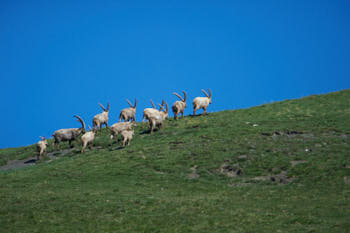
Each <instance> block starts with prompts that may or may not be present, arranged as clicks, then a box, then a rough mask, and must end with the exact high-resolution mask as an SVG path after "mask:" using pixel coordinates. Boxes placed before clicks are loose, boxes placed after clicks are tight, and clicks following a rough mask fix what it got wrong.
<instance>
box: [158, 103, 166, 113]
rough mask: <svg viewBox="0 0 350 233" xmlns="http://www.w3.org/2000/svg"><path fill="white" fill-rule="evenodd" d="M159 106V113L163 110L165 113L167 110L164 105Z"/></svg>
mask: <svg viewBox="0 0 350 233" xmlns="http://www.w3.org/2000/svg"><path fill="white" fill-rule="evenodd" d="M158 105H159V111H160V110H163V111H164V112H165V109H164V107H163V105H161V104H158Z"/></svg>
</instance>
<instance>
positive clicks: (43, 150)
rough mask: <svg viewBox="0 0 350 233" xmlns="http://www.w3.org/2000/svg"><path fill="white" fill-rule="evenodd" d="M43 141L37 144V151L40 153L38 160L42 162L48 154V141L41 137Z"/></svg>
mask: <svg viewBox="0 0 350 233" xmlns="http://www.w3.org/2000/svg"><path fill="white" fill-rule="evenodd" d="M40 138H41V140H40V141H39V142H38V143H37V144H36V150H37V152H38V153H39V154H38V155H37V160H39V159H40V160H41V158H42V157H43V156H44V154H45V153H46V148H47V144H48V143H47V139H46V137H41V136H40Z"/></svg>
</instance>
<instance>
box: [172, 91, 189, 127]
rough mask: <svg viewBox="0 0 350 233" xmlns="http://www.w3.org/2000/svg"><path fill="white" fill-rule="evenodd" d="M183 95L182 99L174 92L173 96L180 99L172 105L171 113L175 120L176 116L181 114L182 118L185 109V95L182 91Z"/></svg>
mask: <svg viewBox="0 0 350 233" xmlns="http://www.w3.org/2000/svg"><path fill="white" fill-rule="evenodd" d="M182 92H183V93H184V98H182V97H181V96H180V95H179V94H177V93H176V92H174V93H173V94H174V95H176V96H177V97H179V98H180V100H181V101H176V102H175V103H174V104H173V107H172V109H173V112H174V118H175V120H176V119H177V116H178V115H179V114H180V113H181V114H182V117H183V116H184V111H185V108H186V100H187V94H186V92H185V91H182Z"/></svg>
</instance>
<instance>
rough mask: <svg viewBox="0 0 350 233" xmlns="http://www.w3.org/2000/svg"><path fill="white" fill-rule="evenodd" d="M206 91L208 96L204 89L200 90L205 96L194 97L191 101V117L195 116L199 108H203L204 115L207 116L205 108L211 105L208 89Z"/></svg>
mask: <svg viewBox="0 0 350 233" xmlns="http://www.w3.org/2000/svg"><path fill="white" fill-rule="evenodd" d="M208 91H209V95H208V93H207V92H206V91H205V90H204V89H202V92H203V93H204V95H206V97H196V98H195V99H194V100H193V116H195V115H196V111H197V110H198V109H201V108H203V110H204V114H207V108H208V106H209V104H211V91H210V90H209V89H208Z"/></svg>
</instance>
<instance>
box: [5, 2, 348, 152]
mask: <svg viewBox="0 0 350 233" xmlns="http://www.w3.org/2000/svg"><path fill="white" fill-rule="evenodd" d="M0 77H1V89H0V90H1V92H0V97H1V100H2V104H1V105H2V107H1V109H2V111H1V115H0V121H1V123H2V130H1V134H0V135H1V136H0V148H6V147H17V146H23V145H28V144H32V143H35V142H36V141H38V140H39V137H38V136H47V137H51V136H50V135H52V133H53V132H54V131H55V130H57V129H60V128H71V127H79V123H78V122H77V121H76V120H75V119H74V118H73V115H74V114H78V115H80V116H82V117H83V119H84V120H85V122H86V123H87V124H90V125H91V120H92V117H93V116H94V115H95V114H97V113H99V112H100V107H99V106H98V105H97V103H98V102H101V103H102V104H104V105H105V104H106V103H107V101H110V102H111V111H110V124H111V123H114V122H116V121H117V118H118V116H119V112H120V110H121V109H122V108H124V107H128V104H127V103H126V101H125V99H126V98H129V99H130V100H132V102H133V99H134V98H135V97H137V98H138V99H139V104H138V108H137V120H140V119H141V113H142V110H143V109H144V108H146V107H150V104H149V99H151V98H152V99H153V100H154V101H157V102H160V101H161V99H162V98H164V99H166V100H167V101H168V102H169V104H170V105H171V104H172V103H173V102H174V101H175V100H176V99H177V98H176V97H175V96H173V95H172V94H171V93H172V92H174V91H177V92H181V90H186V91H187V92H188V95H189V106H188V108H187V110H186V115H187V114H190V113H191V112H192V99H193V98H194V97H196V96H200V95H202V94H201V92H200V90H201V89H202V88H211V89H212V92H213V104H212V105H211V106H210V107H209V109H208V110H209V112H213V111H220V110H225V109H238V108H246V107H250V106H254V105H259V104H263V103H266V102H271V101H280V100H285V99H291V98H299V97H303V96H307V95H311V94H322V93H327V92H331V91H337V90H341V89H347V88H350V1H348V0H343V1H336V0H329V1H322V0H320V1H295V0H293V1H288V0H287V1H280V0H276V1H261V0H256V1H253V0H248V1H219V0H216V1H204V0H201V1H189V0H186V1H185V0H183V1H180V0H179V1H175V0H173V1H165V0H160V1H116V0H113V1H74V0H73V1H35V0H34V1H16V0H13V1H12V0H11V1H10V0H4V1H1V3H0Z"/></svg>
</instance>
